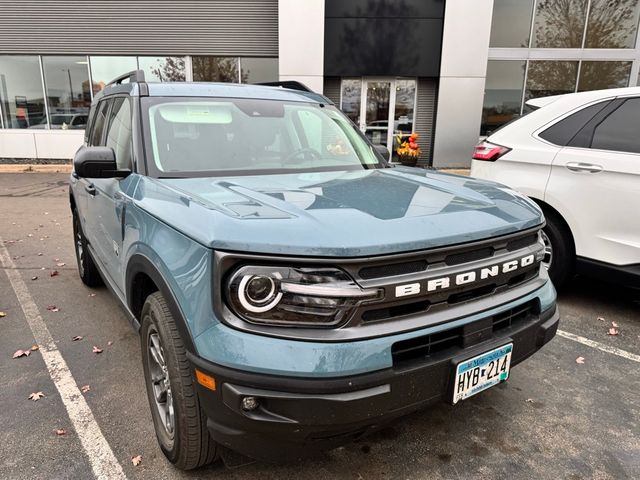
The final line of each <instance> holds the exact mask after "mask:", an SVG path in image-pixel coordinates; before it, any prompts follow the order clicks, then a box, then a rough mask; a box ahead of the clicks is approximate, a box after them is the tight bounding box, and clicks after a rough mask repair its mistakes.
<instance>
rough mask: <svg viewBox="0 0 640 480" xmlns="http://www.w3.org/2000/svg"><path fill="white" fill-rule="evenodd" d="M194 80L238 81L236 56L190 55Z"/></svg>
mask: <svg viewBox="0 0 640 480" xmlns="http://www.w3.org/2000/svg"><path fill="white" fill-rule="evenodd" d="M191 66H192V68H193V81H194V82H236V83H237V82H238V59H237V58H236V57H191Z"/></svg>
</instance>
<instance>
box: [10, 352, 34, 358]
mask: <svg viewBox="0 0 640 480" xmlns="http://www.w3.org/2000/svg"><path fill="white" fill-rule="evenodd" d="M29 355H31V352H30V351H29V350H16V353H14V354H13V358H18V357H28V356H29Z"/></svg>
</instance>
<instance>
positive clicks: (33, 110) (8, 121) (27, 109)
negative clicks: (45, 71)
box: [0, 55, 46, 128]
mask: <svg viewBox="0 0 640 480" xmlns="http://www.w3.org/2000/svg"><path fill="white" fill-rule="evenodd" d="M0 111H1V112H2V124H3V125H4V128H28V127H30V126H32V125H38V124H40V123H42V122H43V121H44V122H45V126H46V116H45V109H44V98H43V95H42V81H41V80H40V63H39V61H38V57H37V56H29V57H27V56H16V55H10V56H9V55H6V56H4V55H2V56H0Z"/></svg>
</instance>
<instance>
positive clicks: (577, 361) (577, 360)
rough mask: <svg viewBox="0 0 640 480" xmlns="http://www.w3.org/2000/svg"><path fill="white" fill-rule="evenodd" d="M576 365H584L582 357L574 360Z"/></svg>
mask: <svg viewBox="0 0 640 480" xmlns="http://www.w3.org/2000/svg"><path fill="white" fill-rule="evenodd" d="M576 363H579V364H580V365H582V364H583V363H584V357H578V358H576Z"/></svg>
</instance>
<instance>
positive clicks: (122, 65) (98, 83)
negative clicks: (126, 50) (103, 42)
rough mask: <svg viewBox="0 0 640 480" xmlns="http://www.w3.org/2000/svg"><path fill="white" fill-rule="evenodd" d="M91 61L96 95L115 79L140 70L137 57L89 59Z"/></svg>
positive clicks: (92, 80) (92, 79)
mask: <svg viewBox="0 0 640 480" xmlns="http://www.w3.org/2000/svg"><path fill="white" fill-rule="evenodd" d="M89 61H90V62H91V82H92V87H93V93H94V94H96V93H98V92H99V91H100V90H102V89H103V88H104V86H105V85H106V84H107V83H109V82H110V81H111V80H113V79H114V78H116V77H118V76H120V75H122V74H124V73H128V72H131V71H133V70H137V69H138V60H136V57H89Z"/></svg>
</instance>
